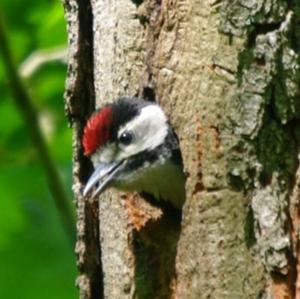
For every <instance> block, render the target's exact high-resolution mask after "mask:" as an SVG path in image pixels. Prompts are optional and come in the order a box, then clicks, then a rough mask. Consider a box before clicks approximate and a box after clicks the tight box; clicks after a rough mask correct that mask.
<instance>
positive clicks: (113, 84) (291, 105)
mask: <svg viewBox="0 0 300 299" xmlns="http://www.w3.org/2000/svg"><path fill="white" fill-rule="evenodd" d="M299 6H300V5H299V4H298V2H297V1H280V0H265V1H263V0H252V1H246V0H245V1H244V0H235V1H230V0H224V1H218V0H217V1H209V0H205V1H196V0H193V1H180V0H177V1H176V0H165V1H157V0H156V1H154V0H146V1H129V0H118V1H108V0H93V1H91V3H89V1H87V0H65V8H66V16H67V20H68V24H69V27H68V30H69V44H70V63H69V74H68V78H69V79H68V81H67V92H66V99H67V111H68V113H69V116H71V119H72V120H73V127H74V132H75V133H74V191H75V195H76V198H77V207H78V243H77V247H76V248H77V254H78V265H79V270H80V276H79V279H78V285H79V288H80V291H81V298H89V299H95V298H102V297H103V298H125V299H126V298H140V299H145V298H178V299H179V298H183V299H193V298H195V299H196V298H197V299H198V298H217V299H218V298H220V299H221V298H222V299H226V298H228V299H235V298H237V299H240V298H300V289H299V288H300V287H299V285H300V280H299V277H298V271H299V269H300V266H299V265H300V263H299V223H300V217H299V192H300V191H299V190H300V187H299V186H300V175H299V173H300V170H299V169H298V164H299V163H298V154H299V137H300V131H299V122H298V120H299V115H300V114H299V109H300V100H299V91H300V90H299V83H300V80H299V78H300V73H299V72H300V69H299V40H300V39H299V37H300V29H299V28H300V27H299V24H300V22H299V17H300V15H299V14H300V8H299ZM123 95H139V96H143V97H145V98H146V99H148V100H156V101H157V102H158V103H159V104H160V105H161V106H162V107H163V108H164V110H165V111H166V113H167V114H168V116H169V117H170V120H171V123H172V124H173V126H174V128H175V131H176V133H177V135H178V137H179V139H180V144H181V149H182V154H183V160H184V165H185V171H186V174H187V182H186V192H187V201H186V204H185V206H184V208H183V211H182V220H181V222H180V217H174V215H173V214H172V213H171V211H168V210H165V209H164V208H162V209H158V208H154V207H152V206H151V205H150V204H148V203H147V201H145V200H144V199H142V198H139V197H138V196H137V195H122V194H119V193H117V192H112V191H110V192H106V193H105V194H104V195H103V196H101V200H100V201H99V211H98V203H97V202H95V201H89V200H86V201H84V200H83V198H82V197H81V195H80V190H81V188H82V186H83V184H84V183H85V181H86V178H87V175H88V173H90V171H91V166H90V164H89V162H88V161H87V160H86V159H85V158H84V157H83V155H82V149H81V145H80V136H81V131H82V126H83V125H84V123H85V121H86V118H87V117H88V116H89V114H90V113H91V111H92V110H93V109H94V108H95V107H99V106H101V105H102V104H103V103H104V102H109V101H113V100H116V99H117V98H118V97H119V96H123ZM94 99H96V100H94ZM94 104H95V107H94ZM297 169H298V170H297ZM98 216H99V217H98Z"/></svg>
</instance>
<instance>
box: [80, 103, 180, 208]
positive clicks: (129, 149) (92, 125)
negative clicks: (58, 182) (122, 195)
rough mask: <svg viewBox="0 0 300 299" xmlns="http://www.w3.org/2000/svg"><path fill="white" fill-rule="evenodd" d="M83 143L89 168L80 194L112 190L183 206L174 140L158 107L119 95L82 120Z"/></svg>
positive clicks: (85, 194)
mask: <svg viewBox="0 0 300 299" xmlns="http://www.w3.org/2000/svg"><path fill="white" fill-rule="evenodd" d="M82 144H83V149H84V154H85V155H86V156H88V157H90V159H91V161H92V163H93V165H94V172H93V174H92V175H91V177H90V178H89V179H88V182H87V183H86V186H85V188H84V190H83V195H84V196H87V194H89V193H90V192H91V191H92V190H93V189H94V192H92V197H95V196H96V195H98V194H100V193H101V192H103V191H104V190H106V189H107V188H110V187H114V188H116V189H119V190H122V191H128V192H132V191H137V192H139V193H146V194H149V195H151V196H152V197H154V198H155V200H158V201H162V202H167V203H169V204H171V205H172V206H173V207H175V208H177V209H181V208H182V205H183V203H184V201H185V175H184V172H183V165H182V158H181V152H180V148H179V142H178V139H177V137H176V135H175V134H174V131H173V129H172V127H171V126H170V124H169V122H168V119H167V117H166V115H165V113H164V112H163V110H162V109H161V108H160V107H159V106H158V105H157V104H155V103H153V102H149V101H145V100H142V99H139V98H135V97H123V98H120V99H119V100H118V101H116V102H114V103H109V104H106V105H104V106H103V107H102V108H101V109H99V110H98V111H96V112H95V113H94V114H93V115H92V116H91V117H90V119H89V120H88V121H87V124H86V126H85V128H84V133H83V138H82ZM94 187H96V188H94Z"/></svg>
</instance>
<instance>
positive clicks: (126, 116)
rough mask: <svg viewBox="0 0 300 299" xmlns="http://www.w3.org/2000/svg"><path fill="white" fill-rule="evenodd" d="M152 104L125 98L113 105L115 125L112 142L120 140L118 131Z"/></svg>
mask: <svg viewBox="0 0 300 299" xmlns="http://www.w3.org/2000/svg"><path fill="white" fill-rule="evenodd" d="M149 104H152V103H150V102H146V101H144V100H142V99H139V98H136V97H123V98H120V99H119V100H118V101H117V102H114V103H113V104H112V110H113V123H112V140H113V141H115V140H117V138H118V136H117V135H118V131H119V128H120V127H121V126H123V125H124V124H126V123H128V122H129V121H130V120H132V119H133V118H135V117H136V116H138V115H139V113H140V111H141V109H142V108H143V107H145V106H148V105H149Z"/></svg>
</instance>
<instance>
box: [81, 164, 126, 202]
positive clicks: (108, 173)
mask: <svg viewBox="0 0 300 299" xmlns="http://www.w3.org/2000/svg"><path fill="white" fill-rule="evenodd" d="M123 162H124V161H120V162H116V163H101V164H100V165H98V166H97V168H96V169H95V171H94V172H93V174H92V175H91V177H90V178H89V180H88V182H87V184H86V186H85V188H84V190H83V196H86V195H87V194H88V193H89V191H90V190H91V189H92V188H93V187H94V186H95V185H96V184H97V183H98V184H99V185H98V187H97V189H96V191H95V192H94V193H93V194H92V197H95V196H96V195H98V194H100V193H101V192H103V191H104V190H105V188H106V187H107V186H108V184H109V183H110V182H112V180H113V179H114V177H115V176H116V174H117V173H118V171H119V170H120V167H121V166H122V165H123Z"/></svg>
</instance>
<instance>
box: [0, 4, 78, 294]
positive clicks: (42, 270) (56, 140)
mask: <svg viewBox="0 0 300 299" xmlns="http://www.w3.org/2000/svg"><path fill="white" fill-rule="evenodd" d="M0 10H1V13H2V16H3V17H4V20H5V23H4V25H5V29H6V33H7V36H8V39H9V44H10V48H11V52H12V56H13V58H14V60H15V63H16V65H17V67H18V68H19V71H20V73H21V74H22V75H23V79H24V84H25V86H26V89H27V91H28V92H29V95H30V97H31V98H32V100H33V103H34V105H35V106H36V108H37V111H38V114H39V116H38V117H39V121H40V125H41V128H42V131H43V133H44V135H45V138H46V140H47V144H48V146H49V148H50V152H51V154H52V156H53V157H54V160H55V162H56V164H57V167H58V170H59V173H60V175H61V179H62V180H63V185H64V187H65V189H66V191H67V193H68V196H69V198H70V202H71V201H72V192H71V179H72V177H71V167H72V165H71V160H72V159H71V129H70V128H68V124H67V120H66V118H65V115H64V102H63V92H64V82H65V77H66V63H65V62H64V61H63V58H65V50H66V47H67V45H66V28H65V27H66V24H65V21H64V15H63V7H62V4H61V3H60V2H59V0H55V1H54V0H27V1H22V0H1V3H0ZM0 47H1V45H0ZM41 57H42V59H41ZM41 62H44V63H41ZM0 119H1V125H0V136H1V138H0V198H1V205H0V207H1V208H0V298H9V299H12V298H18V299H19V298H22V299H26V298H28V299H29V298H30V299H35V298H43V299H48V298H49V299H50V298H51V299H52V298H53V299H54V298H63V299H68V298H77V297H78V296H77V290H76V288H75V286H74V284H75V277H76V266H75V256H74V253H73V245H71V244H70V240H69V238H68V236H66V233H65V231H64V230H63V226H62V223H61V221H60V216H59V213H58V211H57V209H56V207H55V204H54V201H53V198H52V196H51V194H50V191H49V188H48V184H47V180H46V178H45V175H44V172H43V167H42V165H41V163H40V157H39V154H38V153H37V151H36V149H35V148H34V147H33V145H32V141H31V139H30V137H29V135H28V132H27V129H26V126H25V125H24V122H23V119H22V117H21V115H20V113H19V111H18V109H17V108H16V105H15V102H14V99H13V98H12V95H11V93H10V90H9V85H8V80H7V74H6V73H5V69H4V67H3V61H2V58H1V57H0Z"/></svg>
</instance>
